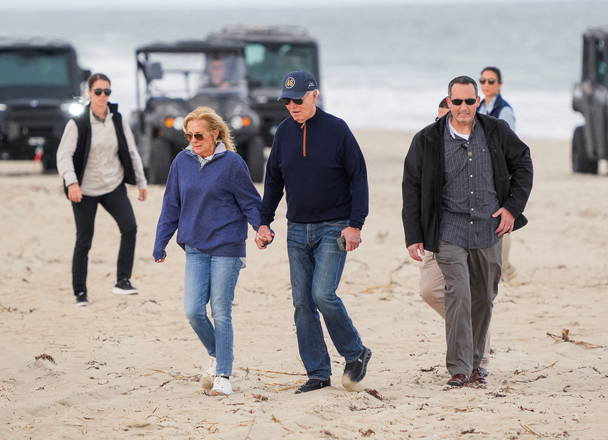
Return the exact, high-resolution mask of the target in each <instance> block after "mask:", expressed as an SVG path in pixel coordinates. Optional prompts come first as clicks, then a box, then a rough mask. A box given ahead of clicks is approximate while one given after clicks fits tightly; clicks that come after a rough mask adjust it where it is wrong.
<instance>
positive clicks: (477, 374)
mask: <svg viewBox="0 0 608 440" xmlns="http://www.w3.org/2000/svg"><path fill="white" fill-rule="evenodd" d="M484 373H485V371H483V369H482V368H481V367H480V368H473V372H472V373H471V377H470V378H469V383H473V384H479V385H485V384H487V383H488V381H487V380H486V377H485V376H487V373H486V374H485V375H484Z"/></svg>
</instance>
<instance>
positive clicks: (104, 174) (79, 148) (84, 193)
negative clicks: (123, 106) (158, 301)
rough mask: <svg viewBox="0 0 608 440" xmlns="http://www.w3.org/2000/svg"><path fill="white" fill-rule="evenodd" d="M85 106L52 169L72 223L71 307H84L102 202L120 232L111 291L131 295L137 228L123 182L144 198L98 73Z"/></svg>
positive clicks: (132, 148) (122, 127)
mask: <svg viewBox="0 0 608 440" xmlns="http://www.w3.org/2000/svg"><path fill="white" fill-rule="evenodd" d="M88 86H89V90H88V95H89V99H90V103H89V105H87V106H86V108H85V111H84V112H83V114H82V115H81V116H79V117H76V118H74V119H72V120H70V121H68V123H67V125H66V127H65V131H64V132H63V136H62V138H61V143H60V144H59V148H58V150H57V169H58V172H59V175H60V176H61V178H62V179H63V182H64V186H65V190H66V195H67V198H68V199H69V200H70V201H71V204H72V210H73V211H74V220H75V222H76V245H75V247H74V256H73V259H72V287H73V288H74V295H75V296H76V304H78V305H81V306H86V305H87V304H88V297H87V286H86V279H87V267H88V254H89V249H91V242H92V240H93V231H94V226H95V214H96V213H97V205H98V204H101V206H103V207H104V209H105V210H106V211H108V213H109V214H110V215H111V216H112V217H113V218H114V220H116V223H117V224H118V228H119V229H120V234H121V237H120V250H119V252H118V263H117V276H116V284H115V285H114V288H113V289H112V292H114V293H116V294H123V295H131V294H135V293H137V289H135V288H134V287H133V285H132V284H131V281H130V278H131V272H132V269H133V257H134V253H135V237H136V234H137V224H136V223H135V215H134V214H133V208H132V206H131V202H130V201H129V198H128V197H127V191H126V188H125V183H130V184H132V185H135V184H136V185H137V188H138V190H139V197H138V200H141V201H143V200H145V199H146V196H147V190H146V178H145V176H144V170H143V166H142V162H141V158H140V156H139V153H138V152H137V147H136V145H135V141H134V138H133V133H132V132H131V129H130V128H129V124H128V123H127V122H126V121H123V118H122V116H121V114H120V113H118V106H117V105H116V104H111V103H109V102H108V100H109V97H110V94H111V92H112V89H111V88H110V87H111V85H110V79H109V78H108V77H107V76H106V75H104V74H103V73H96V74H94V75H92V76H91V77H90V78H89V81H88Z"/></svg>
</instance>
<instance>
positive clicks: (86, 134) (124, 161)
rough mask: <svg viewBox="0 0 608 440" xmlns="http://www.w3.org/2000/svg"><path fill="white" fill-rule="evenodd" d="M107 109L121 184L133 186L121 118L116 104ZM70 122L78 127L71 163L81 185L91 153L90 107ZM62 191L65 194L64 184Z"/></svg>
mask: <svg viewBox="0 0 608 440" xmlns="http://www.w3.org/2000/svg"><path fill="white" fill-rule="evenodd" d="M108 107H109V109H110V112H111V113H112V122H113V123H114V129H115V130H116V139H117V140H118V159H119V160H120V163H121V165H122V168H123V170H124V173H125V178H124V181H123V182H124V183H129V184H131V185H135V183H136V182H135V170H134V169H133V162H132V161H131V155H130V154H129V145H128V144H127V138H126V136H125V131H124V127H123V125H122V116H121V114H120V113H118V104H108ZM72 120H73V121H74V122H75V123H76V126H77V127H78V142H77V143H76V150H75V151H74V155H73V156H72V162H73V163H74V172H75V173H76V178H77V179H78V184H79V185H81V184H82V177H83V176H84V170H85V169H86V166H87V159H88V158H89V151H91V119H90V105H87V106H86V107H85V109H84V112H82V115H80V116H78V117H77V118H73V119H72ZM64 189H65V192H66V194H67V187H65V183H64Z"/></svg>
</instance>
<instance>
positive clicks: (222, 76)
mask: <svg viewBox="0 0 608 440" xmlns="http://www.w3.org/2000/svg"><path fill="white" fill-rule="evenodd" d="M207 71H208V73H209V83H208V85H207V87H215V88H219V89H225V88H228V87H230V82H229V81H227V79H226V62H225V61H224V59H222V58H213V59H211V60H210V61H208V65H207Z"/></svg>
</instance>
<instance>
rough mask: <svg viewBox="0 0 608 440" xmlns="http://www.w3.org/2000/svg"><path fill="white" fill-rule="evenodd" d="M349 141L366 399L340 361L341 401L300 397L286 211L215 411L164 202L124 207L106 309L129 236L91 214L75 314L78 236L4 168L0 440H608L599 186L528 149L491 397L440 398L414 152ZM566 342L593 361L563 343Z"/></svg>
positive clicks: (262, 260)
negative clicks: (130, 261) (415, 205)
mask: <svg viewBox="0 0 608 440" xmlns="http://www.w3.org/2000/svg"><path fill="white" fill-rule="evenodd" d="M357 135H358V139H359V141H360V143H361V145H362V148H363V150H364V153H365V156H366V159H367V163H368V168H369V180H370V190H371V206H370V212H371V214H370V216H369V217H368V222H367V224H366V227H365V229H364V232H363V240H364V242H363V245H362V247H361V248H360V249H358V250H357V251H355V252H353V253H352V254H350V255H349V258H348V262H347V267H346V270H345V273H344V276H343V279H342V283H341V285H340V288H339V293H340V294H341V296H342V298H343V299H344V301H345V303H346V305H347V307H348V310H349V312H350V314H351V316H352V318H353V320H354V322H355V324H356V326H357V327H358V329H359V331H360V333H361V335H362V338H363V340H364V342H365V343H366V345H368V346H369V347H371V348H372V350H373V352H374V355H373V358H372V360H371V362H370V365H369V371H368V377H367V378H366V380H365V381H364V387H365V388H366V389H367V390H368V391H361V392H347V391H345V390H344V389H343V388H342V387H341V385H340V376H341V373H342V368H343V360H342V359H341V358H340V357H339V356H338V355H337V353H336V351H335V349H334V348H333V346H331V344H329V345H330V346H331V352H330V353H331V355H332V360H333V367H334V376H333V383H334V386H333V387H331V388H326V389H324V390H322V391H318V392H313V393H309V394H305V395H294V393H293V391H294V390H295V388H296V387H297V386H298V384H300V383H301V382H302V381H304V379H305V377H304V375H303V374H302V373H303V371H304V370H303V367H302V364H301V362H300V360H299V358H298V352H297V347H296V337H295V331H294V325H293V321H292V314H293V311H292V304H291V299H290V291H289V274H288V264H287V255H286V249H285V228H286V222H285V220H284V213H285V207H284V205H281V207H280V209H279V211H278V215H277V218H278V219H279V220H278V221H277V222H276V223H275V225H274V227H275V229H276V232H277V239H276V242H275V244H273V245H272V247H271V248H270V249H268V250H266V251H263V252H260V251H258V250H257V249H255V247H254V245H253V242H252V238H251V237H250V240H249V242H248V246H249V249H248V251H249V256H248V267H247V268H246V269H245V270H243V271H242V272H241V277H240V280H239V284H238V287H237V296H236V301H235V306H234V326H235V365H234V367H235V375H234V381H233V382H234V385H235V387H236V388H237V389H238V392H236V393H235V394H234V395H232V396H230V397H228V398H214V397H210V396H207V395H206V394H204V393H203V391H202V389H201V387H200V385H199V383H198V378H199V375H200V371H201V367H206V366H207V362H208V360H207V356H206V353H205V352H204V350H203V349H202V347H201V344H200V342H199V341H198V340H197V339H196V337H195V335H194V332H193V331H192V330H191V328H190V327H189V325H188V323H187V321H186V318H185V316H184V312H183V307H182V288H183V280H182V278H183V266H184V255H183V252H182V251H181V250H180V249H179V248H178V247H177V246H176V245H175V243H172V244H171V245H170V246H169V247H168V259H167V261H166V263H165V264H162V265H159V264H155V263H154V262H153V261H152V257H151V249H152V243H153V239H154V230H155V224H156V220H157V218H158V214H159V209H160V205H161V199H162V194H163V188H162V187H156V186H153V187H151V188H150V196H149V200H148V201H146V202H144V203H140V202H137V201H135V197H134V196H135V190H134V189H131V190H130V194H131V197H132V200H133V204H134V206H135V210H136V215H137V219H138V224H139V235H138V244H137V252H136V262H135V271H134V276H133V283H134V284H135V285H136V286H137V287H138V288H139V289H140V294H139V295H137V296H131V297H119V296H116V295H113V294H112V293H111V288H112V285H113V282H114V276H115V259H116V253H117V247H118V239H119V236H118V230H117V227H116V226H115V224H114V222H113V220H112V219H111V218H110V217H109V215H108V214H107V213H106V212H105V211H103V210H102V209H100V211H99V213H98V217H97V224H96V227H97V230H96V235H95V239H94V242H93V248H92V251H91V254H90V263H91V264H90V268H89V280H88V286H89V297H90V299H91V304H90V306H89V307H88V308H79V307H77V306H75V305H74V298H73V296H72V292H71V286H70V261H71V255H72V247H73V240H74V225H73V218H72V212H71V210H70V207H69V205H68V202H67V201H66V200H65V198H64V197H63V194H62V192H61V189H60V183H59V179H58V177H57V176H47V175H44V176H43V175H39V174H36V173H34V172H33V171H34V168H35V167H34V165H33V164H31V163H10V162H1V163H0V200H1V206H2V208H1V211H0V226H1V235H0V243H1V245H0V249H1V251H2V255H3V256H4V260H3V264H2V269H0V334H1V335H2V336H1V337H0V338H1V339H0V438H1V439H7V440H13V439H29V438H32V439H77V438H91V439H119V438H120V439H130V438H144V439H190V438H191V439H203V438H204V439H264V440H269V439H279V438H284V439H318V438H328V439H359V438H370V439H408V438H417V439H457V438H465V439H520V438H521V439H534V438H551V439H556V438H558V439H561V438H564V439H605V438H608V417H607V416H606V414H608V400H607V394H608V349H607V347H608V335H607V333H606V320H607V319H608V318H607V316H608V296H607V294H608V177H607V176H599V177H598V176H581V175H573V174H571V172H570V170H569V145H568V142H566V141H532V140H531V141H530V142H529V143H530V145H531V147H532V150H533V159H534V164H535V169H536V175H535V187H534V190H533V194H532V197H531V200H530V202H529V204H528V209H527V211H526V213H527V214H528V217H529V219H530V224H529V226H527V227H526V228H524V229H523V230H521V231H519V232H516V233H514V234H513V245H512V262H513V264H514V265H515V267H516V270H517V274H516V277H515V279H514V280H512V281H511V282H510V283H508V284H504V285H502V286H501V289H500V292H499V296H498V298H497V302H496V306H495V314H494V319H493V324H492V332H493V333H492V335H493V349H494V355H493V358H492V362H491V365H490V370H491V375H490V377H489V384H488V385H487V386H482V387H465V388H463V389H449V387H446V386H445V382H446V380H447V379H448V377H447V372H446V370H445V367H444V356H445V342H444V326H443V322H442V321H441V320H440V319H439V318H438V316H437V315H436V314H435V312H433V311H432V310H431V309H430V308H429V307H428V306H426V305H425V304H424V303H423V302H422V300H421V299H420V298H419V296H418V292H417V289H418V268H417V266H416V264H414V263H413V262H412V261H410V260H409V259H408V258H407V257H406V255H407V253H406V250H405V246H404V240H403V231H402V227H401V219H400V211H401V188H400V185H401V173H402V161H403V157H404V154H405V152H406V150H407V147H408V145H409V141H410V136H409V135H407V134H403V133H387V132H372V131H362V132H358V133H357ZM259 189H260V190H261V187H259ZM250 235H251V234H250ZM562 329H569V331H570V334H569V338H571V339H573V340H575V341H585V342H589V343H593V344H597V345H598V346H599V347H597V348H591V346H585V345H581V344H576V343H572V342H567V341H563V340H561V339H559V336H561V332H562ZM548 332H549V333H552V334H555V335H558V340H555V339H554V338H552V337H550V336H548V335H547V333H548ZM47 355H48V357H47ZM40 356H42V357H40ZM37 358H38V359H37ZM51 358H52V361H51ZM602 414H603V415H602Z"/></svg>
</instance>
